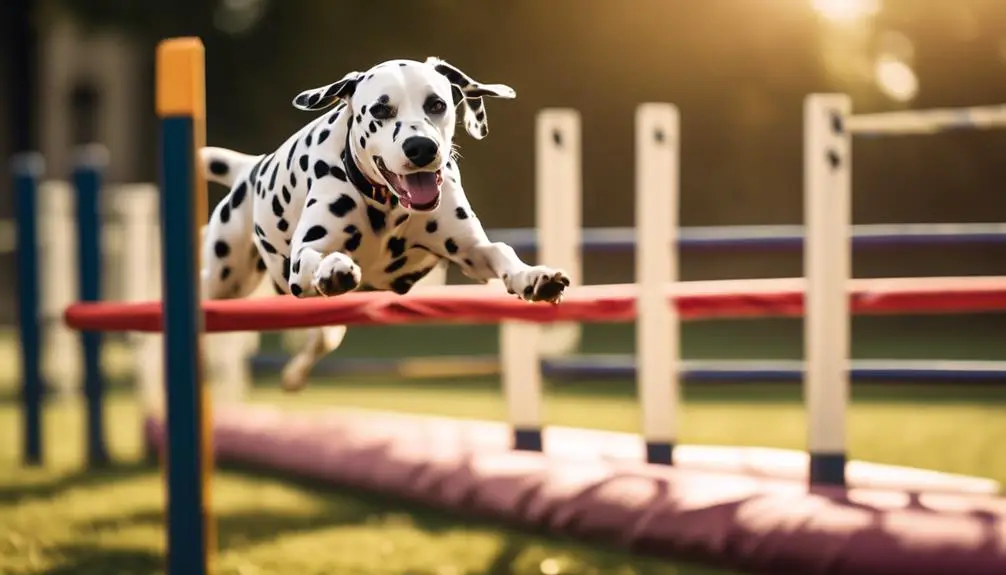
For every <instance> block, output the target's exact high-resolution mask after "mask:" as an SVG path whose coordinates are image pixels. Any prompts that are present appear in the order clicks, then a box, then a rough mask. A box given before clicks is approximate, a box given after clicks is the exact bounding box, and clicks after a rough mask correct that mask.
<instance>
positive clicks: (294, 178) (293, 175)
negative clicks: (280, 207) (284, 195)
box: [290, 172, 297, 188]
mask: <svg viewBox="0 0 1006 575" xmlns="http://www.w3.org/2000/svg"><path fill="white" fill-rule="evenodd" d="M290 185H291V186H293V187H295V188H296V187H297V172H290Z"/></svg>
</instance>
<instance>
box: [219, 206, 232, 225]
mask: <svg viewBox="0 0 1006 575" xmlns="http://www.w3.org/2000/svg"><path fill="white" fill-rule="evenodd" d="M229 221H231V206H230V204H221V205H220V222H221V223H224V224H226V223H227V222H229Z"/></svg>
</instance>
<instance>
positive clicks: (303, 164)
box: [297, 154, 308, 172]
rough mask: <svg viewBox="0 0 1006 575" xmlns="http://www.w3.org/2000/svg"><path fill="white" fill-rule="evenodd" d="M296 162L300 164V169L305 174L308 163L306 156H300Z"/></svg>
mask: <svg viewBox="0 0 1006 575" xmlns="http://www.w3.org/2000/svg"><path fill="white" fill-rule="evenodd" d="M297 161H298V162H300V169H301V170H303V171H305V172H306V171H307V162H308V157H307V154H303V155H301V157H300V159H299V160H297Z"/></svg>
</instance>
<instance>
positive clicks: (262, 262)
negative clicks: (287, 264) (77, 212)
mask: <svg viewBox="0 0 1006 575" xmlns="http://www.w3.org/2000/svg"><path fill="white" fill-rule="evenodd" d="M255 267H256V268H258V271H260V272H264V271H265V270H266V265H265V260H264V259H262V258H259V259H258V262H257V263H256V264H255Z"/></svg>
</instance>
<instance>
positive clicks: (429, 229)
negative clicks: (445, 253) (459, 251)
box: [426, 220, 437, 234]
mask: <svg viewBox="0 0 1006 575" xmlns="http://www.w3.org/2000/svg"><path fill="white" fill-rule="evenodd" d="M436 231H437V220H430V221H428V222H426V233H428V234H432V233H436Z"/></svg>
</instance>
